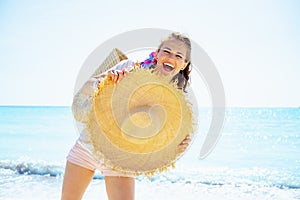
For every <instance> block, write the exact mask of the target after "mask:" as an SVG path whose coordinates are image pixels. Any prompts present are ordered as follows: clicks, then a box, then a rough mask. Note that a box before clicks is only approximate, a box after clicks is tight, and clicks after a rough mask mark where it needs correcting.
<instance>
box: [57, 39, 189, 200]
mask: <svg viewBox="0 0 300 200" xmlns="http://www.w3.org/2000/svg"><path fill="white" fill-rule="evenodd" d="M190 54H191V42H190V40H189V39H188V38H187V37H186V36H184V35H182V34H179V33H172V34H170V35H169V36H168V37H167V38H166V39H165V40H163V41H162V42H161V44H160V46H159V48H158V49H157V50H156V52H155V53H153V54H151V55H150V56H151V59H150V60H151V62H146V63H147V64H149V65H151V67H149V68H150V69H151V72H152V73H150V72H149V71H148V70H146V71H143V72H142V71H139V70H143V69H136V68H148V67H146V66H145V65H144V64H145V62H143V63H135V62H132V61H130V60H123V61H121V62H119V63H118V64H117V65H115V66H114V67H112V68H110V69H109V70H107V71H106V72H104V73H101V74H94V76H93V77H92V78H91V79H90V80H89V81H87V82H86V84H85V85H84V86H83V88H82V89H81V90H80V91H79V92H78V94H77V95H76V96H75V97H74V101H73V114H74V117H75V119H76V120H77V121H78V122H80V123H82V124H83V126H85V128H84V129H83V130H82V132H81V135H80V138H79V140H78V141H77V142H76V144H75V145H74V147H73V148H72V149H71V151H70V153H69V155H68V157H67V160H68V161H67V165H66V172H65V177H64V183H63V190H62V199H78V198H81V197H82V195H83V193H84V191H85V190H86V187H87V186H88V184H89V183H90V181H91V179H92V177H93V175H94V172H95V170H96V169H98V170H100V171H101V173H102V174H103V175H104V176H105V183H106V190H107V195H108V197H109V199H133V198H134V177H136V176H138V175H140V174H141V173H145V175H151V174H153V173H154V172H156V171H158V172H161V171H163V170H164V169H166V168H167V167H169V166H171V165H172V164H173V163H172V162H175V160H176V159H177V158H178V157H179V156H180V155H181V154H182V153H183V152H184V151H185V150H186V148H187V146H188V145H189V142H190V140H191V139H190V137H189V134H191V133H192V114H191V110H190V109H189V107H188V106H185V105H188V103H187V102H186V101H185V99H184V95H183V93H182V92H181V91H180V90H181V89H183V88H182V87H178V88H179V89H180V90H177V88H176V87H173V86H174V85H172V84H169V82H170V81H174V82H175V83H177V85H178V86H180V85H181V84H182V83H183V82H184V83H187V81H188V74H187V73H189V72H190V70H189V66H190ZM138 71H139V72H142V73H141V76H139V75H138ZM133 75H136V76H135V78H132V77H133ZM155 75H157V76H155ZM126 76H127V77H126ZM151 77H152V78H151ZM180 77H183V79H182V78H181V79H180ZM122 79H124V81H125V82H123V81H122V83H119V82H120V81H121V80H122ZM139 79H140V80H141V81H147V80H148V79H150V82H147V83H146V84H148V85H147V87H145V84H144V83H143V84H144V85H143V84H140V82H138V80H139ZM156 79H157V80H156ZM158 79H159V80H161V84H159V83H160V81H158ZM130 80H132V81H133V84H131V85H130V86H128V87H124V88H123V90H118V88H122V87H121V86H124V85H125V83H128V82H129V81H130ZM162 80H165V81H162ZM126 81H127V82H126ZM111 83H114V84H111ZM149 83H151V84H152V86H151V87H148V86H149ZM162 83H163V84H162ZM116 84H117V85H116ZM153 84H156V86H155V87H154V86H153ZM120 85H121V86H120ZM158 86H159V87H158ZM185 86H186V84H185ZM143 87H145V88H146V91H147V92H141V93H137V94H136V97H137V98H136V99H135V100H132V102H133V103H135V102H141V103H142V104H146V103H145V102H152V101H151V99H152V100H153V99H155V102H154V105H166V107H168V106H169V107H170V108H169V109H168V108H164V110H163V111H168V112H165V114H164V112H155V113H158V115H159V116H157V117H156V120H157V119H159V120H160V121H159V122H157V123H155V124H156V125H155V127H154V128H152V129H151V130H150V128H149V130H150V131H149V134H148V135H147V138H146V139H145V138H142V139H140V138H139V137H140V135H139V137H135V136H136V134H137V132H138V130H137V128H134V129H130V128H131V127H129V129H130V130H131V131H130V136H131V137H129V138H132V137H135V138H134V140H130V141H128V144H129V143H130V144H131V145H133V148H132V151H138V152H140V151H141V152H142V153H144V150H145V149H150V150H151V149H153V148H154V147H157V146H158V143H160V145H161V146H160V147H161V149H159V150H160V151H156V150H155V151H154V150H151V151H149V152H148V151H147V153H148V154H149V158H151V159H152V160H151V159H148V160H147V159H146V160H147V162H146V161H145V159H144V160H143V159H142V157H145V155H144V154H140V155H141V156H142V157H138V156H139V154H134V155H135V157H132V155H130V156H131V157H130V158H131V159H132V162H130V161H129V160H130V159H129V158H128V159H124V155H123V154H124V153H123V154H122V155H121V156H122V158H123V159H121V158H119V157H120V156H119V154H118V153H116V152H118V151H117V150H116V151H114V152H111V153H109V154H107V152H108V150H109V151H110V150H111V149H112V148H107V145H106V144H107V142H106V138H108V137H102V136H101V134H102V133H101V132H104V133H103V134H105V135H106V134H110V133H111V134H112V136H113V137H111V138H112V139H111V140H110V142H109V144H110V143H115V144H117V147H118V148H119V149H118V150H120V149H121V147H123V146H122V145H121V144H124V142H126V141H127V139H128V136H127V135H126V134H119V133H120V132H124V129H122V128H124V127H118V124H112V123H111V122H113V121H118V117H116V116H120V115H122V116H123V115H124V113H125V112H126V110H127V109H129V108H127V107H126V105H127V100H128V99H131V98H126V96H125V97H124V91H125V88H131V89H133V91H136V90H137V89H140V88H143ZM107 88H112V89H107ZM153 88H154V89H155V88H156V89H161V88H164V90H159V91H156V92H154V90H153ZM171 88H172V89H173V90H174V91H173V92H169V93H168V92H167V91H168V90H169V91H171ZM105 91H108V92H105ZM118 91H119V92H118ZM151 91H152V93H151ZM107 93H113V94H114V93H116V94H115V95H109V97H112V100H111V101H110V100H109V99H110V98H106V96H105V94H107ZM145 94H148V96H147V95H146V96H145ZM78 96H81V97H83V98H85V99H86V100H84V101H82V98H77V97H78ZM114 96H118V98H113V97H114ZM171 96H173V98H170V97H171ZM101 97H102V98H103V99H102V100H101V101H100V100H99V98H101ZM143 97H144V98H143ZM181 97H182V98H181ZM171 99H172V100H171ZM180 99H181V100H180ZM105 100H107V101H108V102H107V104H103V105H102V104H101V106H98V107H97V105H98V104H99V102H100V103H103V102H105ZM114 101H117V102H116V104H114ZM160 101H163V102H164V104H160ZM97 102H98V103H97ZM176 102H177V104H176ZM152 103H153V102H152ZM135 104H136V103H135ZM111 105H116V106H113V108H112V109H113V110H114V111H118V113H120V115H116V116H115V115H113V116H114V117H115V119H114V120H100V121H99V116H100V117H101V116H103V117H104V118H105V117H106V116H107V115H106V114H103V113H105V112H102V110H103V109H104V110H107V109H110V108H111ZM128 105H130V104H128ZM140 106H143V105H140ZM150 106H153V104H151V105H150ZM152 108H153V107H151V109H146V110H147V112H148V110H150V111H151V110H152V111H153V110H154V111H155V110H157V109H154V108H153V109H152ZM155 108H156V107H155ZM171 108H172V109H173V108H174V109H177V110H178V111H179V112H178V113H177V114H176V112H173V110H172V109H171ZM78 110H80V112H77V111H78ZM122 110H124V112H123V111H122ZM129 110H131V109H129ZM159 110H160V109H158V111H159ZM170 110H172V112H170ZM154 111H153V112H154ZM97 112H98V113H99V112H100V114H99V115H97V114H95V113H97ZM113 114H115V113H113ZM95 115H96V117H95ZM165 115H166V116H165ZM168 117H169V118H170V117H173V118H174V119H175V118H176V120H166V119H169V118H168ZM133 118H134V117H133ZM82 119H84V120H82ZM101 119H102V118H101ZM97 120H98V121H97ZM95 121H97V123H96V124H95V123H94V122H95ZM154 121H155V120H154ZM166 121H167V122H166ZM171 122H172V123H173V122H174V123H175V125H174V124H171ZM162 123H164V124H165V125H164V126H161V125H160V124H162ZM99 124H104V125H106V126H105V127H108V128H106V129H104V128H103V126H102V127H101V128H97V127H98V126H99ZM149 127H150V126H149ZM161 127H164V128H165V127H169V128H168V129H167V130H168V131H165V130H163V129H161ZM176 127H180V129H179V128H178V129H177V128H176ZM120 128H121V129H120ZM119 129H120V131H118V130H119ZM129 129H128V130H129ZM126 130H127V129H126ZM125 132H126V131H125ZM118 134H119V135H118ZM117 135H118V136H120V137H116V136H117ZM153 135H154V136H153ZM106 136H107V135H106ZM148 136H149V138H148ZM150 136H151V137H150ZM156 136H159V137H156ZM172 137H175V138H176V140H175V139H174V140H173V139H172V140H171V141H172V145H171V143H168V141H169V138H172ZM99 138H100V139H99ZM157 138H158V139H157ZM152 140H156V142H155V143H152V142H151V141H152ZM132 141H139V142H142V143H143V144H139V142H137V144H133V143H134V142H132ZM145 142H146V144H147V145H146V144H145V145H144V143H145ZM100 144H101V145H100ZM126 144H127V143H126ZM154 144H155V145H154ZM118 145H119V146H118ZM138 147H139V148H138ZM124 148H125V147H124ZM126 148H127V147H126ZM126 148H125V149H126ZM121 150H122V149H121ZM162 150H164V151H167V152H165V153H161V155H174V156H173V157H172V158H168V159H166V158H160V152H162ZM122 152H125V154H126V156H128V155H129V153H130V152H128V151H122ZM105 153H106V154H105ZM155 153H156V154H155ZM101 154H103V155H101ZM154 154H155V155H156V156H155V155H154ZM118 156H119V157H118ZM107 158H109V159H107ZM116 158H117V160H118V161H116V162H115V160H116ZM146 158H148V157H146ZM158 158H159V159H158ZM141 159H142V160H141ZM155 159H156V160H157V159H158V161H157V163H159V165H157V166H154V167H152V168H151V167H150V166H151V165H150V164H151V163H155V162H151V161H154V160H155ZM133 160H136V161H138V163H137V164H136V165H135V167H134V168H122V167H119V166H121V164H120V163H121V162H122V166H126V167H127V166H129V165H130V164H132V163H134V162H133ZM143 161H145V162H146V163H144V162H143ZM113 162H115V163H114V164H113V165H110V164H111V163H113ZM126 162H127V163H126ZM139 166H148V167H147V168H146V169H145V171H142V169H143V168H142V167H140V168H138V167H139ZM74 183H76V184H74Z"/></svg>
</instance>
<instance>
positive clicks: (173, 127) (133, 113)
mask: <svg viewBox="0 0 300 200" xmlns="http://www.w3.org/2000/svg"><path fill="white" fill-rule="evenodd" d="M98 89H99V90H98V93H97V94H96V95H95V98H94V103H93V109H91V112H90V113H89V116H88V117H89V120H88V124H87V130H88V133H89V134H90V138H91V143H92V145H93V149H94V152H93V153H94V155H95V156H96V157H97V158H98V159H103V161H104V163H105V165H107V166H109V167H112V168H113V169H116V170H118V171H121V172H123V173H125V174H126V173H130V174H132V173H133V174H135V175H140V174H145V175H148V176H151V175H153V174H154V173H155V172H160V171H164V170H165V169H167V168H168V167H169V166H173V165H174V162H175V161H176V160H177V159H178V157H179V156H180V155H181V154H182V153H183V152H180V151H179V148H178V145H179V144H180V143H181V142H182V141H183V140H184V138H185V137H186V136H187V135H190V134H191V133H192V132H193V115H192V109H191V105H190V103H189V102H188V101H187V98H186V96H185V95H186V94H184V93H183V92H182V91H181V90H178V89H177V88H176V86H175V84H171V83H170V80H169V79H167V78H163V77H159V76H157V75H155V74H153V73H151V71H149V70H146V69H134V70H133V71H132V72H130V73H129V74H128V75H127V76H126V77H125V78H124V79H122V80H121V81H120V82H119V83H118V84H117V85H115V84H114V83H113V82H112V81H111V80H110V79H109V78H106V79H105V80H104V81H103V82H101V84H100V85H99V87H98Z"/></svg>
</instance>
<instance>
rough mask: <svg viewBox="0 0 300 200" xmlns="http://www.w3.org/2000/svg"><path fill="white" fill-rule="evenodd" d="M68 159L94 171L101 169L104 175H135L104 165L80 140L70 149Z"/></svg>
mask: <svg viewBox="0 0 300 200" xmlns="http://www.w3.org/2000/svg"><path fill="white" fill-rule="evenodd" d="M67 160H68V161H69V162H70V163H72V164H75V165H78V166H80V167H83V168H86V169H89V170H92V171H95V170H99V171H100V172H101V174H102V175H103V176H122V177H133V175H130V174H127V173H126V175H125V174H123V173H122V172H118V171H115V170H112V169H111V168H108V167H104V166H103V163H100V162H99V161H97V160H96V159H95V157H94V156H93V154H92V153H91V152H90V151H89V150H88V149H87V148H86V147H84V146H83V145H82V144H81V143H80V141H78V140H77V141H76V143H75V145H74V146H73V147H72V149H71V150H70V152H69V155H68V156H67Z"/></svg>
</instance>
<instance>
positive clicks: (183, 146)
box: [178, 135, 191, 152]
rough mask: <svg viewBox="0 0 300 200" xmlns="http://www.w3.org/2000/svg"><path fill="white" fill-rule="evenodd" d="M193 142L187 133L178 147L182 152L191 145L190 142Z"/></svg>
mask: <svg viewBox="0 0 300 200" xmlns="http://www.w3.org/2000/svg"><path fill="white" fill-rule="evenodd" d="M190 142H191V138H190V136H189V135H187V136H186V137H185V138H184V140H182V142H181V143H180V144H179V145H178V149H179V151H180V152H184V151H185V150H186V148H187V147H188V146H189V143H190Z"/></svg>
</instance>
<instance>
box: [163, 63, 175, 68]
mask: <svg viewBox="0 0 300 200" xmlns="http://www.w3.org/2000/svg"><path fill="white" fill-rule="evenodd" d="M164 65H167V66H169V67H171V68H173V69H174V66H173V65H171V64H169V63H164Z"/></svg>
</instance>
